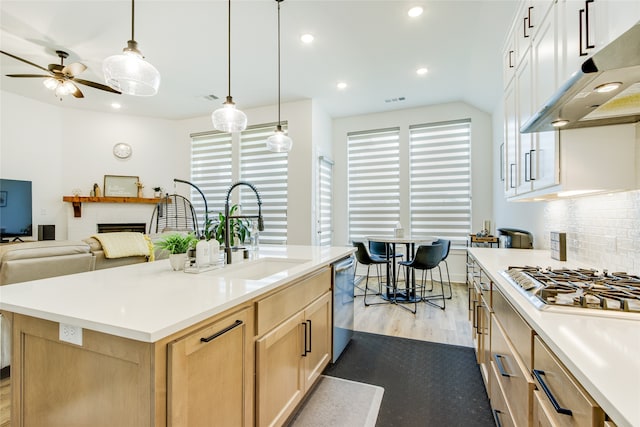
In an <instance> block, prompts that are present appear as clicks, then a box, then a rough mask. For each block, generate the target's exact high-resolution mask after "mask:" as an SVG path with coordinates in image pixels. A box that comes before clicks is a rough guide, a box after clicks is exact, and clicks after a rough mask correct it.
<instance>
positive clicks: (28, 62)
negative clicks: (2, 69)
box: [0, 50, 49, 73]
mask: <svg viewBox="0 0 640 427" xmlns="http://www.w3.org/2000/svg"><path fill="white" fill-rule="evenodd" d="M0 53H2V54H4V55H7V56H10V57H12V58H13V59H17V60H18V61H22V62H24V63H25V64H29V65H32V66H34V67H36V68H40V69H41V70H42V71H46V72H47V73H48V72H49V70H47V69H46V68H44V67H41V66H39V65H38V64H34V63H33V62H31V61H27V60H26V59H22V58H20V57H19V56H15V55H12V54H10V53H9V52H5V51H4V50H0Z"/></svg>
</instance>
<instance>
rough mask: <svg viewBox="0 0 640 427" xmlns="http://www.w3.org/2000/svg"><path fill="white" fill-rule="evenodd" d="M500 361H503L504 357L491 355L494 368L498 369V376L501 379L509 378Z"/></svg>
mask: <svg viewBox="0 0 640 427" xmlns="http://www.w3.org/2000/svg"><path fill="white" fill-rule="evenodd" d="M502 359H504V356H503V355H501V354H498V353H496V354H494V355H493V360H495V361H496V366H497V367H498V372H500V375H502V376H503V377H510V376H511V375H510V374H508V373H507V371H505V370H504V365H503V364H502Z"/></svg>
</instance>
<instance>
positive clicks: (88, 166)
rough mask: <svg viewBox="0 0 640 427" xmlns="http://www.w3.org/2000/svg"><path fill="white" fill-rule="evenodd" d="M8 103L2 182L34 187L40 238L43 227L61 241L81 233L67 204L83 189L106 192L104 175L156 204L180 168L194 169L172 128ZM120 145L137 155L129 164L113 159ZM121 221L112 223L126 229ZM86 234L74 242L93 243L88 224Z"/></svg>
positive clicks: (13, 99)
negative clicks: (134, 182)
mask: <svg viewBox="0 0 640 427" xmlns="http://www.w3.org/2000/svg"><path fill="white" fill-rule="evenodd" d="M1 97H2V98H1V104H0V105H1V107H2V110H1V114H0V123H1V125H2V133H1V134H0V135H1V139H0V154H1V156H0V176H2V177H3V178H12V179H24V180H31V181H32V182H33V229H34V237H36V238H37V226H38V225H39V224H55V226H56V239H58V240H62V239H67V238H69V237H68V232H69V228H71V229H72V230H73V229H77V228H78V224H79V223H80V222H82V218H73V214H72V207H71V204H70V203H65V202H63V201H62V197H63V196H68V195H71V194H72V191H73V190H74V189H76V188H78V189H80V190H81V194H82V195H86V196H88V195H89V192H90V190H91V189H92V187H93V184H94V183H98V185H99V186H100V188H103V179H104V175H134V176H138V177H139V178H140V180H141V182H142V183H143V184H144V185H145V188H144V194H145V196H147V197H150V196H151V194H152V189H151V188H152V187H154V186H157V185H159V186H162V187H163V188H171V185H172V184H171V182H172V179H173V177H174V176H175V175H176V174H177V173H178V172H179V170H180V169H179V167H178V165H181V164H185V163H186V164H187V165H188V162H189V145H184V144H181V143H180V141H179V140H178V138H177V137H176V135H177V134H176V126H175V123H174V122H172V121H169V120H160V119H150V118H145V117H136V116H127V115H125V114H119V113H113V114H107V113H97V112H92V111H84V110H81V109H75V108H62V107H56V106H51V105H49V104H44V103H40V102H37V101H33V100H30V99H27V98H24V97H21V96H18V95H15V94H12V93H8V92H2V93H1ZM72 101H74V100H72ZM63 102H65V101H63ZM118 142H127V143H129V144H130V145H131V146H132V147H133V155H132V157H131V158H130V159H128V160H118V159H116V158H115V157H114V156H113V154H112V148H113V146H114V145H115V144H116V143H118ZM187 171H188V166H187ZM85 205H86V204H85ZM94 205H96V206H97V204H93V205H92V206H91V207H92V208H95V207H96V206H94ZM118 206H120V207H121V209H126V206H124V205H118ZM145 206H147V208H148V209H147V210H145V212H148V213H140V214H139V215H138V216H140V220H139V222H148V221H149V219H150V217H151V210H152V208H153V206H152V205H145ZM83 207H88V206H83ZM138 207H139V206H138ZM117 215H118V213H116V217H115V218H116V220H115V221H113V222H122V221H118V220H117ZM68 221H69V222H68ZM80 229H81V230H82V232H81V234H79V235H78V234H76V235H74V236H73V238H74V239H77V238H83V237H88V236H86V235H84V231H85V230H87V229H86V228H85V225H84V224H83V225H81V226H80ZM93 232H95V230H94V231H93Z"/></svg>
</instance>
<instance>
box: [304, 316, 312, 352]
mask: <svg viewBox="0 0 640 427" xmlns="http://www.w3.org/2000/svg"><path fill="white" fill-rule="evenodd" d="M307 323H308V324H309V350H305V351H306V352H307V353H311V329H312V328H311V320H307Z"/></svg>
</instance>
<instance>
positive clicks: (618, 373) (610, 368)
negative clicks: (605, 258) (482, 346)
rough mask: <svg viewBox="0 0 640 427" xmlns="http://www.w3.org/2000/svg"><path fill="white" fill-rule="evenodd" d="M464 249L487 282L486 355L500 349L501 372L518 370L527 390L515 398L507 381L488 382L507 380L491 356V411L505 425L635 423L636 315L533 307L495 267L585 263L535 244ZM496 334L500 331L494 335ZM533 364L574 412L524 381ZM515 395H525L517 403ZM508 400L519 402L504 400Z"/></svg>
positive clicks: (639, 363) (639, 332) (639, 330)
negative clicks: (535, 247) (488, 348)
mask: <svg viewBox="0 0 640 427" xmlns="http://www.w3.org/2000/svg"><path fill="white" fill-rule="evenodd" d="M467 252H468V254H469V256H470V264H471V265H472V267H475V268H479V269H480V270H481V271H482V274H486V276H487V277H488V279H489V281H490V282H491V289H492V291H493V292H492V298H491V301H492V305H493V310H494V314H492V316H493V320H494V324H493V327H492V328H491V329H490V333H491V339H490V342H491V352H492V356H495V355H497V354H500V355H501V357H498V359H499V360H500V364H502V368H504V369H503V370H504V372H505V373H506V374H507V375H512V374H513V372H516V373H518V375H520V376H521V377H522V378H523V381H524V382H526V385H525V387H524V388H523V387H522V386H520V389H523V390H528V391H521V392H516V394H517V396H516V394H514V393H513V392H510V391H509V389H508V388H507V387H503V388H502V389H498V387H495V385H496V383H500V382H501V381H502V382H511V381H512V380H511V379H510V378H507V377H505V380H504V381H503V380H501V377H502V375H501V373H500V368H499V366H498V362H496V361H495V357H493V358H492V361H491V364H492V367H493V370H492V375H491V376H490V378H491V379H492V381H490V385H489V386H490V389H489V396H493V398H495V402H494V401H493V399H492V402H491V405H492V408H493V410H494V415H495V416H497V417H498V418H499V419H500V421H503V420H504V421H505V423H506V424H510V423H511V422H513V423H514V424H515V425H522V424H524V425H531V424H532V423H533V422H535V423H540V424H535V425H567V426H582V425H590V426H591V425H593V426H596V425H600V426H601V425H611V423H615V425H616V426H618V427H621V426H627V427H632V426H638V425H640V410H639V408H638V402H640V388H638V374H637V373H638V372H640V359H639V358H638V357H637V355H638V354H640V317H638V316H637V313H620V314H616V313H613V314H611V313H610V314H604V313H600V314H596V315H594V314H592V313H590V314H587V313H585V312H582V313H581V312H580V310H581V309H580V308H576V310H578V311H577V312H575V314H574V313H573V312H566V310H565V311H553V310H544V309H538V308H537V307H535V306H534V305H533V304H532V302H531V301H530V300H529V299H528V298H527V297H525V296H524V295H523V294H522V293H521V292H520V291H518V290H517V289H516V288H515V286H514V285H512V284H511V283H510V282H509V281H508V280H507V279H506V278H504V277H503V276H502V275H501V274H500V271H502V270H506V269H507V268H509V267H510V266H517V265H541V266H545V267H546V266H548V267H550V268H554V269H555V268H589V266H588V265H585V264H583V263H578V262H573V261H557V260H554V259H552V258H551V256H550V253H549V252H548V251H543V250H524V249H488V248H468V249H467ZM500 307H502V308H500ZM504 314H506V316H505V315H504ZM527 331H528V332H527ZM498 332H500V333H502V336H500V335H497V333H498ZM494 334H496V335H495V336H494ZM494 338H495V339H494ZM505 355H506V356H507V357H508V358H510V359H511V362H510V363H503V362H505V358H504V357H502V356H505ZM505 365H506V366H505ZM512 369H513V370H512ZM534 370H535V371H545V370H546V371H548V372H549V378H545V377H544V374H542V375H543V377H542V382H544V381H545V379H547V381H546V386H548V387H547V388H548V389H549V390H550V393H551V395H553V396H555V397H556V400H557V401H558V402H559V404H560V406H561V407H562V405H563V404H564V405H565V406H564V407H565V408H567V407H568V409H571V410H573V411H575V412H574V415H566V414H562V413H560V414H558V413H557V411H556V410H555V409H554V408H553V406H552V403H551V399H550V398H549V397H548V395H547V394H546V393H545V392H544V391H543V389H544V386H543V385H542V382H541V381H539V380H538V379H537V378H535V379H534V380H533V382H532V378H534V377H536V374H535V373H534ZM634 376H635V377H634ZM523 385H524V383H523ZM500 391H502V393H500ZM523 395H526V396H525V397H524V399H526V403H525V404H524V405H522V403H523V402H522V401H521V399H522V396H523ZM567 396H569V397H567ZM574 398H575V399H574ZM513 399H516V400H514V402H516V401H519V402H520V403H519V404H518V403H512V404H510V400H513ZM558 402H556V403H558ZM525 412H526V413H525ZM607 423H609V424H607Z"/></svg>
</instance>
